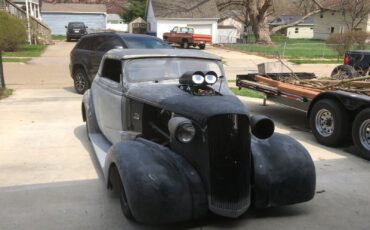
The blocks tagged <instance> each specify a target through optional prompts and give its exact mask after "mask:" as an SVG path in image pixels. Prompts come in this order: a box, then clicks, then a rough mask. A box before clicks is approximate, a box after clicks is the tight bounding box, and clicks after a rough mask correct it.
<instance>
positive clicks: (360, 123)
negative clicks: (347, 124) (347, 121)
mask: <svg viewBox="0 0 370 230" xmlns="http://www.w3.org/2000/svg"><path fill="white" fill-rule="evenodd" d="M352 138H353V142H354V144H355V146H356V149H357V150H358V151H359V152H360V153H361V155H362V156H363V157H364V158H365V159H367V160H370V109H365V110H363V111H361V112H360V113H359V114H358V115H357V116H356V118H355V121H354V122H353V127H352Z"/></svg>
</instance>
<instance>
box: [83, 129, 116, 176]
mask: <svg viewBox="0 0 370 230" xmlns="http://www.w3.org/2000/svg"><path fill="white" fill-rule="evenodd" d="M89 137H90V140H91V143H92V146H93V148H94V151H95V155H96V157H97V158H98V161H99V164H100V167H101V168H102V169H104V166H105V158H106V156H107V154H108V150H109V148H110V147H111V146H112V144H111V143H110V142H109V141H108V140H107V139H106V138H105V137H104V136H103V135H102V134H100V133H89Z"/></svg>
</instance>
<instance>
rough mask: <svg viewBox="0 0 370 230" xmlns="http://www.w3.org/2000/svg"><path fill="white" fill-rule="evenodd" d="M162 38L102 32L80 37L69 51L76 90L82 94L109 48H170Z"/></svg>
mask: <svg viewBox="0 0 370 230" xmlns="http://www.w3.org/2000/svg"><path fill="white" fill-rule="evenodd" d="M171 48H172V47H171V46H170V45H168V44H167V43H166V42H164V41H163V40H161V39H159V38H156V37H153V36H148V35H142V34H129V33H115V32H104V33H95V34H88V35H86V36H84V37H82V38H81V40H80V41H79V42H78V43H77V44H76V46H75V47H74V48H73V50H72V51H71V62H70V64H69V69H70V73H71V76H72V78H73V81H74V87H75V89H76V92H77V93H79V94H83V93H84V92H85V91H86V90H87V89H89V88H90V85H91V82H92V80H93V79H94V77H95V75H96V73H97V72H98V70H99V66H100V61H101V59H102V57H103V55H104V54H105V53H106V52H107V51H109V50H111V49H171Z"/></svg>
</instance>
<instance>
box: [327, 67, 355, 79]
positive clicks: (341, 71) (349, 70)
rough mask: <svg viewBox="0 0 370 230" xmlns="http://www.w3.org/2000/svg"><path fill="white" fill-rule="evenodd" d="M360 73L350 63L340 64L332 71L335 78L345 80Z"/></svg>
mask: <svg viewBox="0 0 370 230" xmlns="http://www.w3.org/2000/svg"><path fill="white" fill-rule="evenodd" d="M357 76H358V73H357V71H356V70H355V68H353V67H352V66H350V65H340V66H337V67H335V69H334V70H333V71H332V72H331V76H330V77H331V78H332V79H335V80H343V79H349V78H354V77H357Z"/></svg>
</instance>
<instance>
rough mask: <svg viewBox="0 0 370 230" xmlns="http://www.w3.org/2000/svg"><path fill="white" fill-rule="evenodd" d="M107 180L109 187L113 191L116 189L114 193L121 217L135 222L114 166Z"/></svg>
mask: <svg viewBox="0 0 370 230" xmlns="http://www.w3.org/2000/svg"><path fill="white" fill-rule="evenodd" d="M109 180H110V183H111V185H112V186H113V189H117V190H116V192H117V193H118V195H119V201H120V204H121V210H122V212H123V215H125V216H126V218H127V219H129V220H135V218H134V216H133V215H132V212H131V209H130V206H129V204H128V201H127V196H126V192H125V187H124V186H123V183H122V178H121V176H120V175H119V172H118V170H117V168H116V166H113V167H112V169H111V172H110V174H109Z"/></svg>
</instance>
